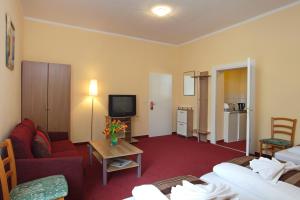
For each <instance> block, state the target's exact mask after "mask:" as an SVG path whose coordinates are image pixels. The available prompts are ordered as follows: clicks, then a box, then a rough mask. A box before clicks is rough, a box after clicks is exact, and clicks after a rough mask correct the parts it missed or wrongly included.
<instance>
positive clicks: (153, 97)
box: [149, 73, 172, 137]
mask: <svg viewBox="0 0 300 200" xmlns="http://www.w3.org/2000/svg"><path fill="white" fill-rule="evenodd" d="M171 134H172V75H170V74H159V73H150V75H149V137H156V136H163V135H171Z"/></svg>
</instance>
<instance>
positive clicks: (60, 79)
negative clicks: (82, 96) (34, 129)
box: [48, 64, 71, 133]
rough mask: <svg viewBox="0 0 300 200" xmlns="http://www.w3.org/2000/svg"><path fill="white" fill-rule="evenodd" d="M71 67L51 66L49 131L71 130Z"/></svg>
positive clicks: (49, 73) (49, 77) (49, 79)
mask: <svg viewBox="0 0 300 200" xmlns="http://www.w3.org/2000/svg"><path fill="white" fill-rule="evenodd" d="M70 80H71V67H70V65H62V64H49V72H48V131H49V132H68V133H69V129H70V86H71V82H70Z"/></svg>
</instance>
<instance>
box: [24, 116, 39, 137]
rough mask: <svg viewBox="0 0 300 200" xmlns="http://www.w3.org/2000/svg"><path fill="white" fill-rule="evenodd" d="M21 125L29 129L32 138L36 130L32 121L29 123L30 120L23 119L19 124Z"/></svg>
mask: <svg viewBox="0 0 300 200" xmlns="http://www.w3.org/2000/svg"><path fill="white" fill-rule="evenodd" d="M21 124H23V125H24V126H26V127H27V128H29V129H30V131H31V133H32V135H33V136H34V135H35V134H36V128H35V125H34V123H33V121H31V120H30V119H24V120H23V121H22V122H21Z"/></svg>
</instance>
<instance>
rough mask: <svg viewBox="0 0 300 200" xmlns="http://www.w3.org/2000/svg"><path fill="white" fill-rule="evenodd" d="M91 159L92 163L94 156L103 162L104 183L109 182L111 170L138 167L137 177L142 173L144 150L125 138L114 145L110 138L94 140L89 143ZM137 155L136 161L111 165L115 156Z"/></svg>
mask: <svg viewBox="0 0 300 200" xmlns="http://www.w3.org/2000/svg"><path fill="white" fill-rule="evenodd" d="M88 148H89V161H90V165H91V164H92V156H93V155H94V156H95V157H96V159H97V160H98V161H99V162H101V163H102V172H103V175H102V183H103V185H106V184H107V174H108V173H109V172H114V171H119V170H125V169H129V168H137V177H141V174H142V153H143V151H142V150H141V149H139V148H137V147H135V146H133V145H131V144H129V143H128V142H126V141H125V140H120V141H119V144H117V145H115V146H112V145H111V144H110V141H109V140H93V141H90V142H89V144H88ZM132 155H136V161H134V160H132V161H131V163H130V164H128V165H126V166H124V167H114V166H110V165H109V161H110V160H113V159H114V158H122V157H126V156H132Z"/></svg>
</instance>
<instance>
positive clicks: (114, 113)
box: [108, 95, 136, 117]
mask: <svg viewBox="0 0 300 200" xmlns="http://www.w3.org/2000/svg"><path fill="white" fill-rule="evenodd" d="M108 106H109V116H111V117H126V116H134V115H136V96H135V95H109V105H108Z"/></svg>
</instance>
